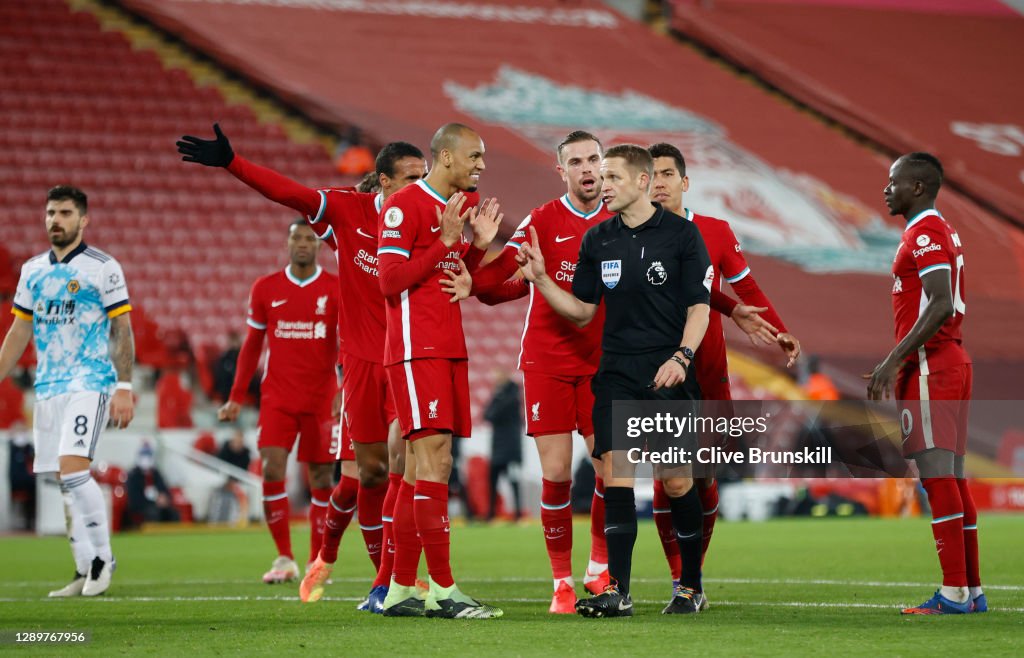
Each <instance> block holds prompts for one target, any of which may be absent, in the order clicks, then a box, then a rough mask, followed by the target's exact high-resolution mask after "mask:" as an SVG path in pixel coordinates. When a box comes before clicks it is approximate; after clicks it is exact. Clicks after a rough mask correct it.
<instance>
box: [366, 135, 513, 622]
mask: <svg viewBox="0 0 1024 658" xmlns="http://www.w3.org/2000/svg"><path fill="white" fill-rule="evenodd" d="M430 153H431V156H432V159H433V168H432V169H431V170H430V173H429V174H427V177H426V178H425V179H423V180H420V181H417V182H416V183H415V184H414V185H410V186H408V187H406V188H404V189H402V190H400V191H399V192H397V193H395V194H393V195H392V196H391V197H390V198H388V200H387V201H386V202H385V203H384V209H383V212H382V213H381V218H380V226H379V238H380V239H379V242H378V249H377V254H378V257H379V258H380V266H379V269H380V286H381V291H382V292H383V293H384V296H385V300H386V304H387V327H388V328H387V342H386V346H385V354H384V364H385V369H386V371H387V376H388V379H389V380H390V381H391V389H392V391H393V392H394V395H395V403H396V406H397V408H398V419H399V422H400V423H401V426H402V434H403V436H404V437H405V439H406V440H407V442H408V448H409V453H408V456H407V458H406V470H405V479H404V484H403V485H402V488H401V490H400V491H399V497H398V502H397V503H396V505H395V524H396V526H398V525H399V519H400V518H401V517H403V516H407V515H410V514H411V515H413V516H414V518H415V519H416V531H417V532H418V534H419V537H420V541H421V543H422V547H423V553H424V554H425V556H426V559H427V570H428V571H429V573H430V589H429V591H428V592H427V597H426V601H423V600H421V599H420V598H419V596H418V595H417V592H416V588H415V577H416V565H417V563H418V561H419V551H417V550H412V549H411V548H410V544H412V542H411V541H409V539H408V538H406V537H403V535H402V533H398V532H396V536H395V539H396V546H395V550H396V552H395V567H394V575H393V577H392V580H391V585H390V587H389V589H388V594H387V597H386V599H385V601H384V614H385V615H387V616H423V615H424V614H426V615H427V616H432V617H444V618H474V619H483V618H493V617H500V616H501V614H502V611H501V610H499V609H497V608H492V607H490V606H487V605H483V604H481V603H479V602H478V601H475V600H474V599H472V598H470V597H468V596H466V595H465V594H463V593H462V592H461V591H460V590H459V588H458V587H457V586H456V585H455V581H454V579H453V577H452V571H451V563H450V560H449V550H450V549H449V547H450V541H449V537H450V535H449V532H450V525H449V520H448V476H449V474H450V472H451V463H452V458H451V445H452V444H451V442H452V437H453V436H456V437H467V436H469V435H470V429H471V427H470V424H471V419H470V406H469V371H468V365H467V354H466V340H465V336H464V335H463V331H462V313H461V309H460V308H459V304H453V303H451V301H450V300H449V296H448V295H447V294H445V293H444V292H443V291H442V289H441V287H440V286H439V285H438V280H439V279H440V278H441V277H440V272H442V271H444V270H459V269H460V268H463V267H465V268H466V269H468V270H473V269H475V267H476V265H478V264H479V262H480V259H481V258H482V257H483V254H484V252H483V250H484V249H486V248H487V245H488V244H489V243H490V241H491V240H492V239H494V236H495V234H496V233H497V229H498V225H499V223H500V221H501V215H500V214H499V213H498V205H497V203H495V202H494V200H493V199H491V200H488V201H486V202H485V203H484V204H483V206H482V207H481V210H480V212H479V213H477V212H476V209H475V208H471V209H469V210H467V211H465V212H463V210H462V209H463V206H464V205H465V203H466V197H465V191H474V190H475V189H476V187H477V184H478V183H479V179H480V174H481V173H482V172H483V170H484V145H483V141H482V140H481V139H480V136H479V135H478V134H477V133H476V132H475V131H473V130H472V129H470V128H468V127H466V126H463V125H461V124H447V125H445V126H442V127H441V128H440V129H438V131H437V132H436V133H435V134H434V137H433V139H432V140H431V142H430ZM467 219H468V221H469V222H470V224H471V225H472V227H473V233H474V241H473V244H472V245H471V244H469V242H468V241H467V240H466V238H465V237H464V236H463V234H462V231H463V226H464V224H465V222H466V221H467ZM463 259H464V261H465V262H464V263H463V262H462V260H463Z"/></svg>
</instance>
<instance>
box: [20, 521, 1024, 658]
mask: <svg viewBox="0 0 1024 658" xmlns="http://www.w3.org/2000/svg"><path fill="white" fill-rule="evenodd" d="M979 526H980V530H981V552H982V576H983V580H984V582H985V583H986V585H987V595H988V599H989V605H990V607H991V608H992V611H991V612H989V613H987V614H976V615H965V616H962V617H960V616H957V617H913V618H902V617H900V615H899V614H898V606H899V605H900V604H917V603H920V602H921V601H923V600H925V599H926V598H928V597H929V596H930V595H931V593H932V591H933V590H934V588H935V584H936V583H938V580H939V576H938V573H939V572H938V561H937V559H936V557H935V554H934V550H933V547H932V539H931V533H930V530H929V526H928V521H927V519H914V520H898V521H897V520H879V519H844V520H776V521H770V522H767V523H724V522H723V523H719V525H718V527H717V528H716V529H715V538H714V542H713V543H712V546H711V552H710V554H709V556H708V560H707V564H706V565H705V579H706V580H705V589H706V591H707V593H708V596H709V598H710V601H711V608H710V610H708V611H706V612H705V613H701V614H699V615H695V616H690V617H676V616H672V617H667V616H662V615H660V614H659V612H660V610H661V607H662V605H664V603H665V602H666V601H667V598H668V595H669V579H668V575H667V570H666V566H665V560H664V557H663V556H662V554H661V549H660V546H659V544H658V541H657V535H656V533H655V530H654V526H653V524H651V523H650V522H644V523H641V526H640V537H639V539H638V541H637V547H636V552H635V561H634V567H633V574H634V575H633V578H634V581H633V596H634V599H635V600H636V602H637V606H636V615H635V616H634V617H633V618H631V619H608V620H589V619H581V618H578V617H575V616H564V617H562V616H559V617H555V616H552V615H548V614H547V605H548V602H549V600H550V592H551V580H550V579H549V578H548V574H549V572H548V567H547V559H546V555H545V552H544V546H543V539H542V537H541V531H540V528H539V526H537V525H526V526H521V525H520V526H511V525H509V526H470V527H458V528H453V530H452V533H453V550H452V554H453V564H454V567H455V576H456V579H457V580H458V582H459V583H460V585H461V586H462V588H463V589H464V590H465V591H466V592H467V593H469V594H471V595H473V596H476V597H477V598H481V599H483V600H486V601H488V602H492V603H496V604H499V605H501V606H502V607H503V608H504V609H505V617H504V618H503V619H498V620H486V621H462V620H459V621H450V620H436V619H385V618H382V617H379V616H374V615H369V614H366V613H360V612H356V611H355V609H354V607H355V604H356V602H357V601H358V600H359V599H360V598H361V597H362V596H363V595H364V594H365V593H366V591H367V590H368V589H369V582H370V579H371V577H372V574H371V568H370V563H369V560H368V559H367V558H366V555H365V552H364V550H363V547H362V542H361V537H360V533H359V530H358V527H357V526H355V524H353V525H352V526H351V527H350V528H349V531H348V532H347V533H346V536H345V540H344V542H343V544H342V550H341V555H340V558H339V563H338V567H337V569H336V571H335V578H334V584H333V585H331V586H329V587H328V590H327V596H326V597H325V600H323V601H321V602H320V603H317V604H311V605H304V604H302V603H300V602H299V600H298V587H297V584H296V585H295V586H292V585H276V586H270V585H264V584H262V583H261V582H260V576H261V575H262V573H263V571H264V570H266V569H267V568H268V567H269V565H270V562H271V560H272V558H273V557H274V555H273V549H272V544H271V540H270V537H269V535H268V534H267V533H266V532H265V531H263V530H257V529H253V530H245V531H224V532H202V531H195V532H176V533H147V534H134V535H122V536H117V537H115V538H114V551H115V555H116V556H117V558H118V570H117V572H116V574H115V576H114V583H113V585H112V587H111V589H110V591H109V592H108V594H107V595H105V596H103V597H100V598H98V599H81V598H79V599H70V600H47V599H46V593H47V591H49V590H50V589H55V588H57V587H59V586H62V585H64V584H65V583H66V582H67V580H68V576H69V575H70V574H71V572H72V571H73V565H72V562H71V557H70V552H69V550H68V548H67V543H66V540H63V539H60V538H46V539H37V538H27V537H25V538H22V537H19V538H5V539H0V555H2V556H3V559H2V560H0V631H3V632H4V633H5V635H6V636H8V637H9V634H10V632H11V631H31V630H46V631H90V632H91V634H92V635H91V641H90V642H89V643H88V644H87V645H84V646H76V647H69V646H67V645H63V646H60V647H57V646H53V645H50V646H44V645H34V646H31V647H28V646H24V645H22V646H19V647H14V646H12V645H11V644H9V643H8V644H4V645H0V651H4V650H11V649H16V650H19V651H26V650H27V651H28V652H35V653H39V654H44V655H68V654H70V653H72V652H74V653H76V654H77V653H80V652H81V653H92V654H102V655H134V654H148V655H171V656H183V655H189V656H191V655H237V654H245V655H291V654H298V653H305V654H306V655H325V656H326V655H332V656H333V655H337V656H406V655H409V656H416V655H444V656H477V655H484V656H506V655H580V656H593V657H595V658H597V657H599V656H607V655H623V656H653V655H665V656H669V655H683V656H686V655H697V656H706V655H726V656H753V655H823V654H831V655H835V656H839V655H874V656H899V655H903V656H911V655H932V656H953V655H961V656H999V655H1021V654H1022V652H1024V557H1022V555H1024V553H1022V548H1024V517H1021V516H998V515H985V516H983V517H982V518H981V520H980V523H979ZM588 527H589V526H588V525H587V524H586V523H583V522H580V523H577V524H576V526H575V533H576V538H577V541H576V544H577V548H576V553H575V557H576V560H575V565H576V571H577V574H579V573H580V572H582V570H583V568H584V566H585V564H586V562H585V560H586V551H587V549H588V547H589V532H588ZM307 537H308V535H307V532H306V529H305V528H303V527H296V528H295V529H294V532H293V541H294V545H295V547H296V548H297V549H299V548H300V547H301V550H297V551H296V554H297V555H299V554H303V556H304V552H305V547H306V546H307V542H308V539H307ZM423 568H424V567H423V566H422V564H421V573H422V570H423ZM577 577H579V576H578V575H577ZM578 589H579V591H580V592H582V586H581V585H579V583H578Z"/></svg>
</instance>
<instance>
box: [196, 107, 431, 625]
mask: <svg viewBox="0 0 1024 658" xmlns="http://www.w3.org/2000/svg"><path fill="white" fill-rule="evenodd" d="M214 133H215V135H216V138H215V139H214V140H203V139H199V138H196V137H188V136H186V137H184V138H182V139H183V141H182V142H179V143H178V149H179V151H180V152H181V153H183V154H185V156H186V158H185V159H192V160H193V161H196V162H199V163H201V164H205V165H209V166H222V167H226V168H227V169H228V171H230V172H231V173H232V174H234V175H235V176H236V177H237V178H238V179H239V180H241V181H242V182H244V183H246V184H247V185H249V186H250V187H252V188H253V189H255V190H257V191H258V192H260V193H261V194H263V195H264V196H266V197H267V198H269V199H271V200H273V201H276V202H278V203H281V204H283V205H286V206H288V207H290V208H293V209H295V210H297V211H298V212H301V213H303V215H305V216H306V218H307V220H308V221H309V222H310V225H311V226H313V228H314V231H316V232H317V234H318V235H320V236H321V237H322V238H323V239H324V240H325V241H326V242H327V244H328V245H329V246H331V248H332V249H334V250H335V254H336V256H337V259H338V269H339V272H341V274H342V276H341V278H340V280H339V282H340V284H341V285H340V288H339V294H340V297H339V299H340V300H341V303H340V305H339V322H338V324H339V329H338V332H339V338H340V352H339V356H340V360H339V365H340V366H342V369H343V371H344V373H345V376H344V377H343V379H342V392H343V397H344V401H345V404H344V413H343V414H342V427H343V429H344V435H345V437H344V439H343V441H342V448H343V451H346V450H347V451H350V452H354V456H355V462H356V464H357V465H358V478H359V479H358V486H357V481H356V479H355V478H356V472H355V469H353V468H352V466H351V463H350V461H347V460H351V459H352V457H351V456H350V455H348V454H345V453H344V452H343V453H342V455H341V457H342V459H343V460H346V461H343V463H342V478H341V481H340V482H339V483H338V485H337V486H336V487H335V489H334V491H333V492H332V494H331V498H330V507H329V509H328V516H327V532H326V534H325V539H324V545H323V547H322V551H321V554H320V555H319V556H317V555H314V556H313V558H314V559H312V560H311V562H312V564H311V565H310V568H309V569H308V570H307V572H306V578H304V579H303V582H302V585H301V587H300V591H299V595H300V598H301V599H302V600H303V601H307V602H314V601H317V600H319V598H320V597H321V596H322V595H323V586H324V584H325V583H326V581H327V580H328V578H329V577H330V572H331V569H332V566H333V564H334V562H335V561H336V559H337V554H338V545H339V543H340V542H341V538H342V534H343V533H344V531H345V528H346V527H347V526H348V524H349V521H350V520H351V518H352V515H353V513H354V511H355V509H356V507H358V509H359V526H360V529H361V530H362V532H363V539H364V541H365V543H366V547H367V551H368V553H369V555H370V558H371V559H372V560H373V562H374V565H375V567H376V568H377V577H376V579H375V580H374V582H373V585H372V586H371V591H370V596H369V597H367V600H366V601H364V602H363V603H362V604H360V606H359V608H360V609H361V610H369V611H372V612H380V611H381V603H382V602H383V599H384V596H385V595H386V593H387V592H386V590H387V585H388V582H389V581H390V578H391V570H392V566H393V563H394V546H393V540H392V534H393V533H392V515H393V511H394V505H395V501H396V499H397V496H398V490H399V487H400V484H401V478H402V473H403V472H404V469H405V446H404V443H403V442H402V440H401V432H400V430H399V428H398V423H397V418H396V415H395V410H394V402H393V396H392V395H391V392H390V390H389V388H390V387H389V384H388V382H387V378H386V376H385V375H384V367H383V361H384V336H385V320H384V296H383V295H382V294H381V292H380V284H379V281H378V272H377V256H376V248H377V245H376V241H377V215H378V214H379V212H380V209H381V205H382V204H383V202H384V200H385V199H386V198H388V197H389V196H390V195H391V194H392V193H394V192H397V191H398V190H400V189H401V188H403V187H405V186H406V185H409V184H410V183H413V182H415V181H416V180H419V179H420V178H422V177H423V174H424V173H425V171H426V161H425V160H424V158H423V153H422V152H421V151H420V150H419V149H418V148H416V147H415V146H413V145H412V144H408V143H406V142H392V143H390V144H388V145H386V146H385V147H384V148H383V149H381V151H380V153H379V154H378V155H377V159H376V163H375V172H374V176H375V178H376V182H377V183H378V185H379V187H380V193H379V194H370V193H362V192H357V191H355V190H353V189H351V188H323V189H319V190H316V189H312V188H308V187H305V186H303V185H301V184H299V183H296V182H295V181H292V180H291V179H289V178H287V177H285V176H282V175H281V174H278V173H277V172H275V171H272V170H270V169H267V168H265V167H261V166H259V165H256V164H253V163H251V162H249V161H247V160H246V159H245V158H243V157H242V156H240V155H235V154H234V152H233V151H232V149H231V145H230V142H229V141H228V139H227V137H225V136H224V134H223V133H222V132H221V131H220V128H219V127H218V126H216V125H215V126H214ZM389 453H390V454H389ZM411 533H412V536H413V537H415V528H412V529H411Z"/></svg>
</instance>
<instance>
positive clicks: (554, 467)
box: [541, 462, 572, 482]
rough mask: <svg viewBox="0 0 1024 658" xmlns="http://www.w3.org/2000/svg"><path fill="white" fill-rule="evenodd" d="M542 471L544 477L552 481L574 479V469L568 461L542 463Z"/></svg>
mask: <svg viewBox="0 0 1024 658" xmlns="http://www.w3.org/2000/svg"><path fill="white" fill-rule="evenodd" d="M541 472H542V473H543V475H544V479H545V480H548V481H550V482H568V481H569V480H571V479H572V469H571V468H570V465H569V464H568V463H566V462H559V463H552V464H542V465H541Z"/></svg>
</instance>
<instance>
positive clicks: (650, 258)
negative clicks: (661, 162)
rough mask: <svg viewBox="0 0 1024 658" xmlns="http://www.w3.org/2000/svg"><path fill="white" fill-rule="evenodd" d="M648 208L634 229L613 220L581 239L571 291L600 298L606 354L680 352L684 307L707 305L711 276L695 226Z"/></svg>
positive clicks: (595, 300) (594, 300) (582, 297)
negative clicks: (648, 213) (649, 212)
mask: <svg viewBox="0 0 1024 658" xmlns="http://www.w3.org/2000/svg"><path fill="white" fill-rule="evenodd" d="M652 205H654V207H655V212H654V215H652V216H651V218H650V219H648V220H647V221H646V222H644V223H643V224H641V225H640V226H638V227H636V228H629V227H628V226H626V225H625V224H624V223H623V221H622V215H616V216H615V217H612V218H611V219H609V220H606V221H604V222H601V223H600V224H597V225H596V226H594V227H593V228H591V229H590V230H589V231H587V233H586V235H584V236H583V244H582V245H581V246H580V256H579V263H578V264H577V266H576V272H575V276H574V278H573V282H572V292H573V294H574V295H575V296H576V297H577V298H578V299H580V300H582V301H584V302H587V303H589V304H598V303H600V302H601V299H602V298H603V299H604V302H605V313H606V315H605V321H604V332H603V335H602V339H601V349H602V350H603V351H604V352H605V353H610V354H642V353H647V352H654V351H660V350H664V349H667V348H670V349H669V351H672V350H675V349H678V348H679V343H680V341H681V340H682V338H683V327H684V326H685V325H686V310H687V308H689V307H690V306H693V305H694V304H708V303H709V302H710V299H711V282H712V280H713V277H714V270H713V269H712V266H711V259H710V258H709V257H708V250H707V247H705V246H704V239H703V238H702V237H701V235H700V231H699V230H698V229H697V226H696V225H695V224H694V223H693V222H688V221H686V219H685V218H683V217H680V216H679V215H676V214H675V213H672V212H669V211H667V210H665V209H664V208H662V207H661V206H660V205H659V204H657V203H655V204H652Z"/></svg>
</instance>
